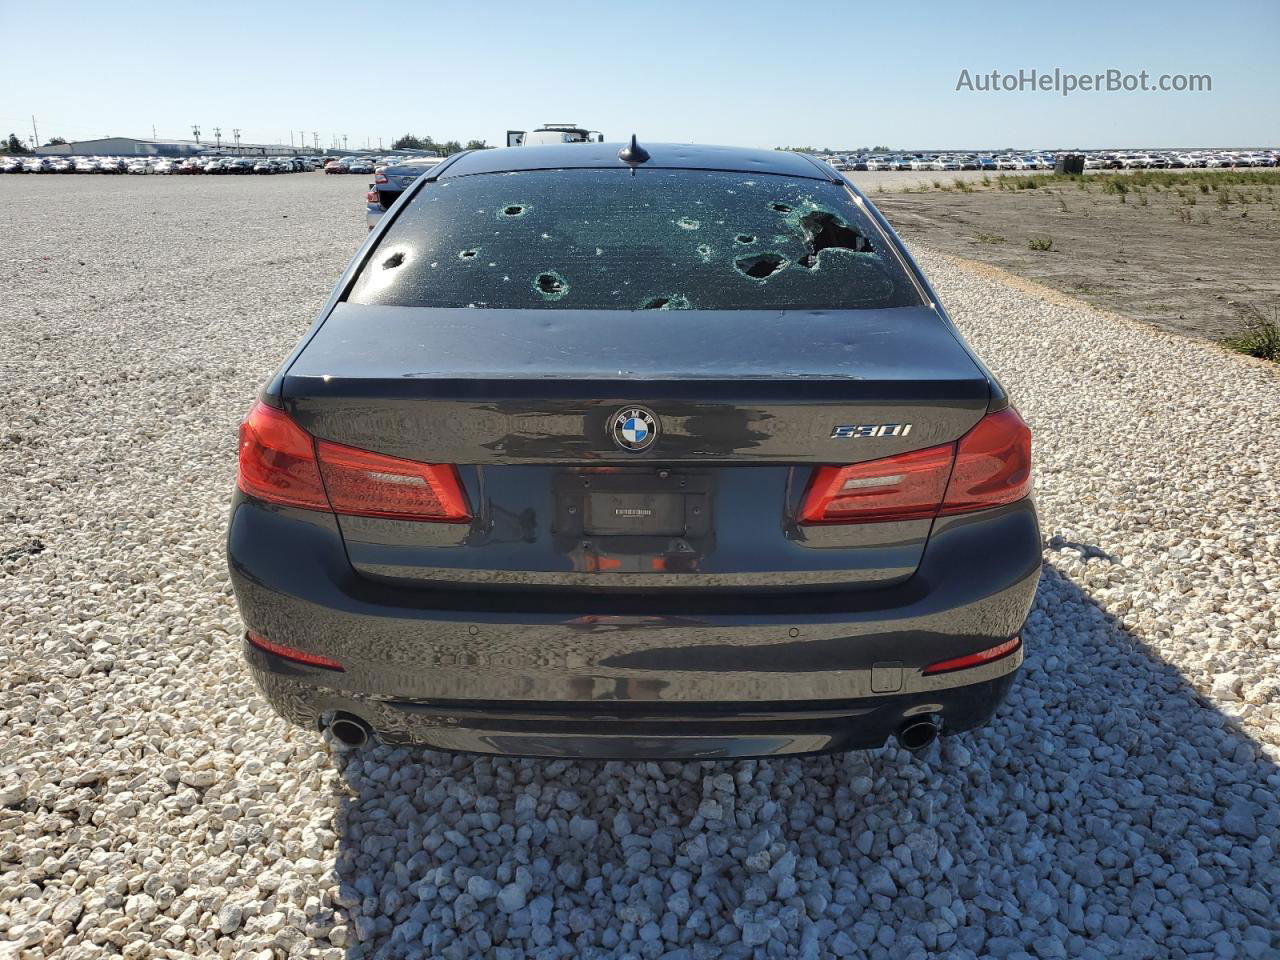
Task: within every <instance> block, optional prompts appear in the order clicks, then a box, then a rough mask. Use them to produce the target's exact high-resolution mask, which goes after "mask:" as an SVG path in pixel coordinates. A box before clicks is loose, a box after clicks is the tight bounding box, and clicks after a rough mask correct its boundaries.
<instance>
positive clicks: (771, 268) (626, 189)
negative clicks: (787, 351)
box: [349, 169, 921, 310]
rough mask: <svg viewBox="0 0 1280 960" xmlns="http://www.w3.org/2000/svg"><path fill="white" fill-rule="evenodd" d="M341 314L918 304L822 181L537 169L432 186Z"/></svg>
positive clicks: (845, 196)
mask: <svg viewBox="0 0 1280 960" xmlns="http://www.w3.org/2000/svg"><path fill="white" fill-rule="evenodd" d="M349 300H350V301H351V302H352V303H366V304H387V305H396V306H418V307H488V308H516V309H527V308H530V307H550V308H556V309H578V310H641V309H651V310H742V309H749V310H762V309H774V310H806V309H823V310H844V309H858V308H881V307H905V306H916V305H919V304H920V302H921V301H920V295H919V293H918V291H917V289H916V287H915V285H914V284H913V283H912V281H911V279H910V278H909V277H908V276H907V273H906V271H905V269H904V268H903V266H902V264H901V262H900V261H899V260H898V258H897V256H896V255H895V253H894V251H893V250H892V249H890V248H889V245H888V243H887V242H886V241H885V240H884V238H883V236H882V235H881V233H880V231H879V230H878V229H877V228H876V227H875V225H874V224H873V223H872V222H871V219H870V218H869V217H868V216H867V215H866V213H864V212H863V211H862V210H861V209H860V208H859V206H858V204H857V203H855V202H854V199H853V196H852V194H851V193H850V192H849V191H847V190H845V189H843V188H842V187H840V186H838V185H837V184H833V183H827V182H824V181H821V180H802V179H795V178H791V177H780V176H769V175H761V174H742V173H723V172H705V171H689V170H660V169H653V170H643V169H642V170H637V171H636V173H635V175H634V176H633V175H632V173H631V172H630V171H629V170H545V171H528V172H521V173H501V174H479V175H475V176H470V177H458V178H456V179H444V180H440V181H438V182H434V183H428V184H426V185H424V186H423V188H422V189H421V190H420V191H419V192H418V193H417V195H416V196H415V197H414V198H413V199H412V201H411V202H410V203H409V205H408V206H407V207H406V208H405V209H404V210H402V211H401V212H400V214H399V216H398V217H397V218H396V221H395V223H393V224H392V225H391V227H390V228H389V229H388V230H387V232H386V234H385V235H384V236H383V237H382V240H381V242H380V243H379V244H378V247H377V249H375V250H374V252H373V254H372V256H371V258H370V259H369V261H368V263H367V264H366V266H365V267H364V269H363V270H362V271H361V273H360V276H359V277H358V278H357V280H356V283H355V286H354V287H353V288H352V290H351V293H350V295H349Z"/></svg>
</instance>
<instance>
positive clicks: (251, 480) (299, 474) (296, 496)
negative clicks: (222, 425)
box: [236, 400, 329, 510]
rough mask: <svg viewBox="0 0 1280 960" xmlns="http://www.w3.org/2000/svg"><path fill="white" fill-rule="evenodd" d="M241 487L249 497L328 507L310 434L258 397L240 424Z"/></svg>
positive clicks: (325, 508) (239, 481) (286, 415)
mask: <svg viewBox="0 0 1280 960" xmlns="http://www.w3.org/2000/svg"><path fill="white" fill-rule="evenodd" d="M236 482H237V484H238V485H239V487H240V489H241V490H243V491H244V492H245V493H247V494H249V495H250V496H251V497H257V498H258V499H259V500H266V501H269V502H270V503H283V504H288V505H289V506H291V507H306V508H307V509H308V510H328V509H329V501H328V500H327V499H326V498H325V495H324V485H323V484H322V483H321V481H320V468H319V466H318V465H317V464H316V453H315V443H314V441H313V440H312V439H311V434H309V433H307V431H305V430H303V429H302V428H301V427H300V426H298V425H297V424H296V423H294V422H293V421H292V420H290V419H289V415H288V414H286V413H285V412H284V411H283V410H277V409H275V408H274V407H269V406H267V405H266V404H265V403H263V402H262V401H261V400H259V401H258V402H257V403H255V404H254V405H253V406H252V407H251V408H250V410H249V413H248V415H247V416H246V417H245V418H244V422H243V423H241V424H240V473H239V476H238V477H237V478H236Z"/></svg>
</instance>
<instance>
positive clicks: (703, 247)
mask: <svg viewBox="0 0 1280 960" xmlns="http://www.w3.org/2000/svg"><path fill="white" fill-rule="evenodd" d="M697 249H698V256H700V257H701V258H702V259H703V261H704V262H706V261H708V260H710V259H711V244H709V243H700V244H698V248H697Z"/></svg>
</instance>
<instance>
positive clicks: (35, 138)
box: [31, 113, 40, 150]
mask: <svg viewBox="0 0 1280 960" xmlns="http://www.w3.org/2000/svg"><path fill="white" fill-rule="evenodd" d="M38 146H40V133H39V132H38V131H37V130H36V115H35V114H34V113H33V114H32V115H31V149H32V150H34V149H35V148H36V147H38Z"/></svg>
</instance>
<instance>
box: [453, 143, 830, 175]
mask: <svg viewBox="0 0 1280 960" xmlns="http://www.w3.org/2000/svg"><path fill="white" fill-rule="evenodd" d="M626 145H627V144H625V143H563V144H562V143H554V144H545V145H543V144H539V145H535V146H521V147H500V148H498V149H496V150H473V151H471V152H469V153H464V154H458V155H456V156H455V158H453V162H452V163H448V164H444V165H442V166H441V167H438V168H437V170H438V171H439V172H438V174H437V176H438V177H439V178H440V179H446V178H449V177H467V176H472V175H474V174H477V173H511V172H515V171H523V170H567V169H589V168H604V169H626V167H627V164H626V163H624V162H623V161H621V160H619V159H618V151H619V150H621V149H622V148H623V147H624V146H626ZM641 146H643V147H644V149H645V150H647V151H648V152H649V159H648V160H646V161H645V162H644V163H643V164H640V165H639V166H642V167H643V168H644V169H667V170H731V171H733V172H735V173H767V174H777V175H780V176H789V177H805V178H807V179H811V180H835V179H837V175H836V174H835V173H834V172H833V171H832V170H831V168H830V167H829V166H826V165H825V164H822V163H819V162H818V161H816V160H810V159H809V158H808V157H805V156H803V155H801V154H798V153H791V152H789V151H785V150H755V149H750V148H747V147H720V146H706V145H703V144H691V143H644V144H641Z"/></svg>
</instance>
